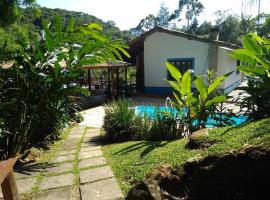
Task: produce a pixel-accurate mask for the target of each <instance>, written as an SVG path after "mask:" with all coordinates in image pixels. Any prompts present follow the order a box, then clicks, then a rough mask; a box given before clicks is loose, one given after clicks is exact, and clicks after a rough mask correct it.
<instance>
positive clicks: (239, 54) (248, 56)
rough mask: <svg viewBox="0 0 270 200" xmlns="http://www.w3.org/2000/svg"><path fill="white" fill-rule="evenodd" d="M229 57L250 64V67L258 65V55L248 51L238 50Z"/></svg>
mask: <svg viewBox="0 0 270 200" xmlns="http://www.w3.org/2000/svg"><path fill="white" fill-rule="evenodd" d="M229 55H230V56H231V57H233V58H235V59H237V60H241V61H243V62H246V63H249V64H250V65H255V63H256V55H255V54H254V52H252V51H249V50H247V49H236V50H234V51H233V52H231V53H230V54H229Z"/></svg>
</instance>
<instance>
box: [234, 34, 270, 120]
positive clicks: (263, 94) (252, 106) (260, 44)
mask: <svg viewBox="0 0 270 200" xmlns="http://www.w3.org/2000/svg"><path fill="white" fill-rule="evenodd" d="M242 43H243V48H241V49H236V50H234V51H233V52H232V53H231V56H232V57H233V58H235V59H238V60H240V61H242V63H243V65H240V66H238V67H237V68H238V69H239V70H240V71H242V72H243V73H244V74H246V75H247V76H248V85H247V86H246V87H241V88H240V89H242V90H244V91H245V92H247V93H248V94H249V95H250V96H247V97H245V98H244V99H243V100H242V101H243V103H242V105H241V106H242V107H244V108H245V109H247V111H248V112H249V113H250V119H251V120H256V119H261V118H264V117H268V116H269V113H270V62H269V56H270V48H269V47H270V40H269V39H266V38H261V37H259V36H258V35H256V34H253V33H250V34H248V35H246V36H244V37H243V38H242Z"/></svg>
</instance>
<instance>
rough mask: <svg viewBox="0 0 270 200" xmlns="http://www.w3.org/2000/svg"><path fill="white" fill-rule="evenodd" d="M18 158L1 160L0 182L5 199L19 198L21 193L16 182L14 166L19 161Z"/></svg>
mask: <svg viewBox="0 0 270 200" xmlns="http://www.w3.org/2000/svg"><path fill="white" fill-rule="evenodd" d="M17 159H18V158H17V157H16V158H10V159H8V160H3V161H0V184H1V188H2V193H3V197H4V200H18V199H19V193H18V188H17V184H16V179H15V175H14V173H13V166H14V164H15V163H16V161H17Z"/></svg>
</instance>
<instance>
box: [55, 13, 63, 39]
mask: <svg viewBox="0 0 270 200" xmlns="http://www.w3.org/2000/svg"><path fill="white" fill-rule="evenodd" d="M55 22H56V42H57V44H59V43H60V42H61V41H62V27H61V18H60V16H59V15H57V16H56V17H55Z"/></svg>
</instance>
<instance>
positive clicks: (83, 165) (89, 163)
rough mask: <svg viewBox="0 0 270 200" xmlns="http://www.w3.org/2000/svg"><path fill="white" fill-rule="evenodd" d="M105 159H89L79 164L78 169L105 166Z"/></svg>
mask: <svg viewBox="0 0 270 200" xmlns="http://www.w3.org/2000/svg"><path fill="white" fill-rule="evenodd" d="M106 164H107V162H106V159H105V158H103V157H96V158H90V159H86V160H82V161H80V162H79V168H86V167H94V166H98V165H106Z"/></svg>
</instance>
